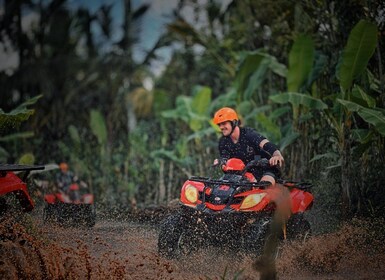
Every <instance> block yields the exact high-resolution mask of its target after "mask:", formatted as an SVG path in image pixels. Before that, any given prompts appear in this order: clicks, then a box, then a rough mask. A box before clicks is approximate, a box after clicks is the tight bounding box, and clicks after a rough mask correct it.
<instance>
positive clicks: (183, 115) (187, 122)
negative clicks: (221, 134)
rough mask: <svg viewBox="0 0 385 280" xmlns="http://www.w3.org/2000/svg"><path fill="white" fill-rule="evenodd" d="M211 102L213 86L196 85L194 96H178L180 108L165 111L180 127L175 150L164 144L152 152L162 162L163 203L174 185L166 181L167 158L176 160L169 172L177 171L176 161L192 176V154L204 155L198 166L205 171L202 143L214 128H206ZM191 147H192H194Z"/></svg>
mask: <svg viewBox="0 0 385 280" xmlns="http://www.w3.org/2000/svg"><path fill="white" fill-rule="evenodd" d="M210 103H211V88H209V87H205V86H196V87H195V88H194V90H193V93H192V96H184V95H180V96H178V97H177V100H176V108H175V109H171V110H165V111H163V112H162V113H161V117H162V118H163V119H167V120H172V121H174V123H175V126H176V127H175V129H176V131H178V132H177V133H178V137H177V140H176V143H175V144H174V145H173V147H172V149H171V150H170V149H167V147H165V146H163V147H161V148H160V149H158V150H155V151H153V152H152V153H151V155H152V157H153V158H154V159H156V160H157V164H158V165H159V172H160V174H159V178H160V179H161V180H160V184H159V197H158V202H160V203H163V202H164V201H165V199H166V195H168V196H167V199H168V198H170V196H169V194H170V193H171V192H172V190H171V189H170V187H166V184H167V183H166V182H165V181H164V178H165V171H166V170H165V166H164V164H165V160H166V159H167V160H168V161H170V162H171V164H172V166H171V167H170V168H169V173H170V172H173V171H172V170H173V167H174V164H175V166H176V167H178V170H180V171H181V172H182V174H184V176H187V177H190V176H191V175H192V169H191V163H192V158H193V157H192V155H200V156H198V160H199V162H198V163H197V164H196V166H198V169H199V171H198V172H201V173H203V172H204V162H203V160H202V158H203V157H204V148H205V145H203V144H202V139H203V138H204V137H205V136H207V135H210V134H212V133H213V131H214V130H212V128H205V125H206V124H207V122H208V121H209V110H210ZM191 142H192V143H191ZM189 147H190V148H191V147H192V149H193V150H190V149H189ZM189 166H190V167H189ZM171 175H172V173H171ZM171 175H170V174H169V176H168V177H169V180H171V178H172V177H174V176H171ZM167 185H168V184H167Z"/></svg>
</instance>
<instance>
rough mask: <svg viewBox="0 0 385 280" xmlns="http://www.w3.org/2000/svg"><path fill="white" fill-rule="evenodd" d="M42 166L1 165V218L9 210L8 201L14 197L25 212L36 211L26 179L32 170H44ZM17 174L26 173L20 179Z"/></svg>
mask: <svg viewBox="0 0 385 280" xmlns="http://www.w3.org/2000/svg"><path fill="white" fill-rule="evenodd" d="M43 169H44V166H40V165H20V164H0V216H2V215H4V214H5V212H6V211H7V208H8V206H9V205H8V203H7V200H8V199H9V198H10V196H12V195H14V196H15V197H16V199H17V200H18V201H19V202H20V206H21V208H22V210H23V211H24V212H30V211H32V210H33V209H34V206H35V205H34V202H33V200H32V198H31V196H30V195H29V192H28V187H27V183H25V182H26V179H27V177H28V175H29V174H30V172H31V171H32V170H43ZM17 172H25V173H24V174H22V175H23V176H22V177H21V178H20V177H19V176H18V175H16V173H17Z"/></svg>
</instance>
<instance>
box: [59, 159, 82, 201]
mask: <svg viewBox="0 0 385 280" xmlns="http://www.w3.org/2000/svg"><path fill="white" fill-rule="evenodd" d="M59 168H60V172H59V173H58V174H57V175H56V183H57V186H58V188H59V190H60V191H61V192H63V193H64V194H66V195H68V196H69V198H70V199H71V201H73V202H78V201H79V200H80V194H79V185H78V183H79V184H81V185H84V184H85V183H84V182H81V181H80V180H79V179H78V177H77V176H76V175H75V174H74V173H73V172H72V171H70V170H69V167H68V164H67V163H65V162H62V163H60V164H59Z"/></svg>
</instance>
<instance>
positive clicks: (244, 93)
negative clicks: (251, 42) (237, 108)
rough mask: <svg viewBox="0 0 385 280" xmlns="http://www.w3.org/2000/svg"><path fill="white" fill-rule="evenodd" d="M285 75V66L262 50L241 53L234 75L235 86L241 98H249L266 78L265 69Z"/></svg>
mask: <svg viewBox="0 0 385 280" xmlns="http://www.w3.org/2000/svg"><path fill="white" fill-rule="evenodd" d="M268 70H270V71H272V72H273V73H275V74H277V75H279V76H282V77H285V75H286V72H287V70H286V67H285V66H284V65H283V64H280V63H278V61H277V59H276V58H275V57H273V56H271V55H268V54H266V53H264V52H263V51H254V52H246V53H243V54H242V56H241V59H240V63H239V66H238V69H237V72H236V73H237V74H236V77H235V82H234V83H235V88H236V89H237V91H238V95H240V96H241V97H242V99H241V100H248V99H250V98H251V97H252V96H253V95H254V93H255V91H256V90H257V89H259V88H260V87H261V86H262V84H263V82H264V81H265V79H266V78H267V73H268V72H267V71H268Z"/></svg>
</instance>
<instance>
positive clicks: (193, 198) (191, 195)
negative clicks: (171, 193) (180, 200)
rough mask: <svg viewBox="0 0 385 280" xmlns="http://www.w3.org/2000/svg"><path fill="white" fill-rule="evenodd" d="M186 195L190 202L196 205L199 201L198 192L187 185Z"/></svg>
mask: <svg viewBox="0 0 385 280" xmlns="http://www.w3.org/2000/svg"><path fill="white" fill-rule="evenodd" d="M184 193H185V196H186V198H187V200H188V201H189V202H191V203H196V202H197V201H198V190H197V189H196V188H195V187H194V186H192V185H187V186H186V188H185V191H184Z"/></svg>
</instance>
